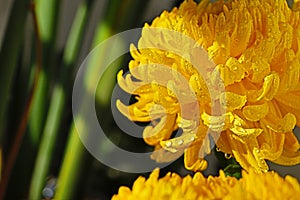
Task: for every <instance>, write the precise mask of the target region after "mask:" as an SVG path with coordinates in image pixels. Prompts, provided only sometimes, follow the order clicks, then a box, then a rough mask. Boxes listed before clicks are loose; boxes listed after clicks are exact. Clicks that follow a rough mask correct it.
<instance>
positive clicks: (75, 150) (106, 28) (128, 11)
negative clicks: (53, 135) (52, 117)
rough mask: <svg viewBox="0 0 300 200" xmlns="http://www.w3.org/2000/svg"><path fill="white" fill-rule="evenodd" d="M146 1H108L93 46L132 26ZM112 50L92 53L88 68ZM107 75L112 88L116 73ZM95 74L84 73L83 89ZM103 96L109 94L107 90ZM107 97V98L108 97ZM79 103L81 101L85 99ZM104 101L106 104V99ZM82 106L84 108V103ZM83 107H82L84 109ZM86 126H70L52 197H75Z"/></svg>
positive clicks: (84, 150)
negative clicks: (81, 134) (80, 135)
mask: <svg viewBox="0 0 300 200" xmlns="http://www.w3.org/2000/svg"><path fill="white" fill-rule="evenodd" d="M145 4H146V2H145V1H140V0H127V1H119V0H111V1H109V5H108V7H107V8H106V10H107V13H106V15H105V18H104V20H102V21H101V22H100V24H99V26H98V27H97V31H96V35H95V36H94V43H93V47H95V46H96V45H98V44H99V43H100V42H102V41H103V40H105V39H107V38H108V37H110V36H112V35H113V34H115V33H117V32H118V31H122V30H124V28H130V26H129V24H128V23H130V24H131V25H134V23H135V22H136V20H137V19H138V16H137V14H141V13H142V10H143V9H141V8H145V7H146V6H145ZM128 48H129V47H128ZM111 50H112V49H108V50H107V49H102V51H100V52H101V54H98V53H97V55H96V56H95V55H93V58H92V62H91V63H90V64H91V65H92V66H91V68H92V69H93V68H94V67H95V66H94V64H95V62H97V64H98V65H96V66H101V60H103V59H105V55H107V54H109V53H113V52H112V51H111ZM94 61H95V62H94ZM98 70H99V69H98ZM107 75H108V76H110V81H109V82H106V83H105V86H103V85H102V87H110V88H113V86H112V84H115V80H112V78H111V77H115V74H107ZM96 77H98V75H97V74H96V71H92V72H91V73H87V76H86V77H85V80H86V81H87V82H86V85H85V87H86V89H89V88H90V85H92V84H95V80H96ZM96 83H97V82H96ZM105 95H109V93H107V94H105ZM84 98H85V97H83V99H84ZM107 99H108V100H110V98H107ZM82 102H84V100H83V101H82ZM105 103H107V104H108V103H109V102H105ZM82 106H83V107H84V104H83V105H82ZM83 107H82V108H81V109H84V108H83ZM75 117H76V116H75ZM88 128H89V127H86V126H85V124H84V123H82V124H80V125H79V124H77V123H76V127H75V124H74V123H73V125H72V129H71V131H70V138H69V142H68V146H67V148H66V153H65V157H64V160H63V163H62V168H61V171H60V174H59V177H58V182H57V191H56V194H55V199H58V200H59V199H73V197H74V191H75V189H76V188H77V187H78V179H77V178H78V177H79V176H80V174H81V172H82V168H83V162H84V160H85V157H86V155H87V151H86V149H85V147H84V146H83V144H82V143H81V140H80V138H79V136H78V133H77V130H78V131H81V132H83V134H84V133H87V132H88ZM87 137H88V136H87ZM75 177H76V178H75Z"/></svg>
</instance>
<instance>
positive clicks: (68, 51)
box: [29, 1, 91, 199]
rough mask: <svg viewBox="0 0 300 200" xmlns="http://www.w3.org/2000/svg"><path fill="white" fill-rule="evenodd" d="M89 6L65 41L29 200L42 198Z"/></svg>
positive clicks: (83, 8)
mask: <svg viewBox="0 0 300 200" xmlns="http://www.w3.org/2000/svg"><path fill="white" fill-rule="evenodd" d="M90 6H91V3H90V1H88V2H86V1H84V2H83V4H82V6H80V8H79V9H78V11H77V14H76V18H75V20H74V22H73V25H72V29H71V31H70V35H69V37H68V41H67V44H66V48H65V54H64V66H62V68H61V69H62V70H61V72H60V74H61V77H60V81H59V82H58V83H56V84H55V86H54V89H53V94H52V98H51V103H50V108H49V113H48V116H47V119H46V125H45V128H44V132H43V136H42V139H41V143H40V148H39V152H38V156H37V160H36V164H35V168H34V172H33V177H32V180H31V185H30V192H29V199H40V198H41V194H42V189H43V187H44V185H45V181H46V176H47V173H48V170H49V167H50V163H51V159H52V156H53V151H54V147H55V144H56V140H57V135H58V130H59V127H60V125H61V121H62V117H63V114H64V112H63V111H64V108H65V102H66V95H67V94H66V91H68V90H66V88H69V87H70V86H69V85H67V84H69V83H70V81H71V80H70V78H69V77H70V76H69V74H70V73H71V71H72V67H73V66H74V64H75V61H76V58H77V55H78V52H79V49H80V48H79V47H80V44H81V42H82V40H81V38H82V36H83V34H84V29H85V26H86V23H87V19H88V14H89V8H90Z"/></svg>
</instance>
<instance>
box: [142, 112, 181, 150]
mask: <svg viewBox="0 0 300 200" xmlns="http://www.w3.org/2000/svg"><path fill="white" fill-rule="evenodd" d="M175 119H176V115H174V114H173V115H167V116H165V117H162V118H161V119H160V121H159V123H158V124H156V125H155V126H153V125H150V126H147V127H146V128H145V129H144V131H143V138H144V140H145V142H146V143H147V144H149V145H156V144H158V143H159V141H161V140H166V139H169V138H170V136H171V135H172V132H173V129H174V128H173V127H174V123H175V122H176V120H175Z"/></svg>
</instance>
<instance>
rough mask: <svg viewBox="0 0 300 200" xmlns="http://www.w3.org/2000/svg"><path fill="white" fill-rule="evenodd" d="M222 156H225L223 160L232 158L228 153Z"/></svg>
mask: <svg viewBox="0 0 300 200" xmlns="http://www.w3.org/2000/svg"><path fill="white" fill-rule="evenodd" d="M224 156H225V158H226V159H230V158H232V155H231V154H229V153H225V155H224Z"/></svg>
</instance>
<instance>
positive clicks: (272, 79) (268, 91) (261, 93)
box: [247, 73, 280, 102]
mask: <svg viewBox="0 0 300 200" xmlns="http://www.w3.org/2000/svg"><path fill="white" fill-rule="evenodd" d="M279 82H280V79H279V76H278V74H276V73H272V74H270V75H268V76H266V77H265V78H264V84H263V86H262V88H261V89H260V90H258V91H257V90H254V91H253V90H250V91H249V92H248V95H247V97H248V99H247V100H248V101H250V102H257V101H260V100H262V99H264V100H266V101H270V100H272V99H273V98H274V96H275V95H276V94H277V91H278V87H279Z"/></svg>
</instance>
